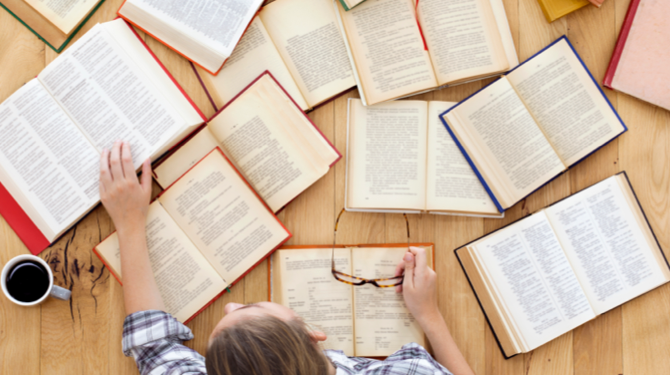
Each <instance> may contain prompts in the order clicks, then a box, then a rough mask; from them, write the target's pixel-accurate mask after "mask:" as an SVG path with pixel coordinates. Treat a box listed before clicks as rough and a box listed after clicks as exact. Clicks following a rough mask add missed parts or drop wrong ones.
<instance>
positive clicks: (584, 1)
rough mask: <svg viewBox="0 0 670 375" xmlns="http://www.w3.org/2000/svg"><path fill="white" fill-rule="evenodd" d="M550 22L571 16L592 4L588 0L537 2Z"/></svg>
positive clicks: (541, 0) (547, 0) (539, 0)
mask: <svg viewBox="0 0 670 375" xmlns="http://www.w3.org/2000/svg"><path fill="white" fill-rule="evenodd" d="M537 2H538V4H540V8H542V13H544V17H545V18H546V19H547V21H548V22H554V21H556V20H557V19H559V18H561V17H563V16H565V15H567V14H570V13H572V12H574V11H576V10H577V9H581V8H583V7H585V6H587V5H589V4H590V2H589V1H588V0H537Z"/></svg>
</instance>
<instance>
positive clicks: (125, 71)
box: [38, 21, 189, 168]
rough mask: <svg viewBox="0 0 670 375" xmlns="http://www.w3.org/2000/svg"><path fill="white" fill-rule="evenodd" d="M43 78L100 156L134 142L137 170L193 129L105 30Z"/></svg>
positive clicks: (62, 58)
mask: <svg viewBox="0 0 670 375" xmlns="http://www.w3.org/2000/svg"><path fill="white" fill-rule="evenodd" d="M120 22H123V21H120ZM38 78H39V80H40V82H42V84H43V85H44V86H45V87H46V88H47V90H48V91H49V93H50V94H51V95H52V96H53V97H54V98H55V99H56V101H57V102H58V104H60V105H61V107H63V108H64V109H65V111H66V112H67V113H68V115H69V116H70V117H71V118H72V119H73V120H74V121H75V123H76V124H77V126H79V128H80V129H81V130H82V132H83V133H84V134H85V135H86V137H87V138H88V139H89V141H90V142H91V143H92V144H93V145H94V146H95V147H96V149H97V150H98V151H102V149H103V148H108V149H110V148H111V147H112V146H113V144H114V142H115V141H117V140H125V141H128V142H129V143H130V146H131V150H132V154H133V163H134V165H135V167H136V168H137V167H139V166H140V165H141V164H142V162H143V161H144V160H146V159H147V158H149V157H152V158H156V157H158V156H159V155H157V152H158V151H159V150H161V149H163V147H164V146H165V144H167V143H168V142H170V141H171V140H173V139H174V138H175V137H176V136H177V135H178V134H181V133H182V132H183V131H184V130H185V129H187V128H188V127H189V124H187V123H186V121H185V120H184V119H183V118H182V117H181V116H180V115H179V113H178V112H177V111H176V110H175V109H174V108H172V106H171V105H170V103H169V102H168V101H167V100H165V98H164V97H163V96H162V94H161V93H160V92H159V91H158V90H157V89H156V87H155V86H153V85H152V83H151V82H150V81H149V80H148V79H147V78H146V77H144V75H143V74H142V71H141V70H140V69H139V68H138V67H137V66H136V65H135V63H134V62H133V60H132V59H131V58H130V57H129V56H128V54H127V53H126V52H125V51H124V50H123V49H122V48H121V46H120V45H119V44H117V42H116V41H115V40H114V39H113V38H112V36H111V35H110V34H109V32H108V30H107V29H106V28H105V27H103V26H102V25H96V26H95V27H94V28H93V29H91V30H90V31H89V32H88V33H86V34H85V35H84V36H82V38H81V39H80V40H79V41H78V42H77V43H76V44H75V45H73V46H72V47H70V48H69V49H68V50H67V51H65V52H64V53H63V54H61V55H60V56H59V57H58V58H57V59H56V60H55V61H54V62H53V63H51V64H50V65H49V66H47V67H46V68H45V69H44V70H43V71H42V73H40V75H39V76H38Z"/></svg>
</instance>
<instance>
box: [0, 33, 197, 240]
mask: <svg viewBox="0 0 670 375" xmlns="http://www.w3.org/2000/svg"><path fill="white" fill-rule="evenodd" d="M203 121H204V117H203V116H202V114H201V113H200V111H199V110H198V109H197V108H196V107H195V105H194V104H193V103H192V102H191V101H190V99H189V98H188V97H187V96H186V94H185V93H184V92H183V91H182V90H181V88H180V87H179V86H178V85H177V84H176V82H175V81H174V80H173V79H172V77H171V76H170V74H169V73H168V72H167V71H166V70H165V69H164V68H163V66H162V65H161V64H160V62H158V60H156V58H155V57H154V56H153V55H152V54H151V52H150V51H149V50H148V48H147V47H146V45H144V44H143V42H142V41H141V39H140V38H139V37H138V36H137V34H135V33H134V31H133V30H132V29H131V27H130V26H129V25H128V24H126V23H125V22H124V21H123V20H116V21H111V22H108V23H104V24H100V25H96V26H94V27H93V28H92V29H91V30H90V31H89V32H87V33H86V34H85V35H84V36H82V38H81V39H80V40H78V41H77V42H76V43H75V44H73V45H72V46H71V47H70V48H69V49H68V50H67V51H66V52H64V53H63V54H61V55H60V56H59V57H58V58H56V59H55V60H54V61H53V62H52V63H51V64H49V65H48V66H47V67H46V68H45V69H44V70H43V71H42V72H41V73H40V74H39V75H38V76H37V78H35V79H33V80H31V81H29V82H28V83H26V84H25V85H24V86H23V87H21V88H20V89H19V90H18V91H17V92H16V93H14V94H12V96H10V97H9V98H8V99H7V100H5V101H4V102H3V103H2V104H0V134H2V137H1V138H0V183H1V185H0V213H1V214H2V215H3V217H4V218H5V220H7V222H8V223H9V224H10V226H11V227H12V228H13V229H14V230H15V231H16V233H17V234H18V235H19V237H20V238H21V240H22V241H23V242H24V243H25V244H26V246H27V247H28V249H30V250H31V251H32V252H33V253H38V252H40V251H42V250H44V249H45V248H46V247H47V246H49V244H50V243H52V242H53V241H54V240H56V239H57V238H58V237H59V236H60V235H61V234H62V233H64V232H65V231H66V230H67V229H69V228H70V227H71V226H72V225H74V223H76V222H77V221H78V220H79V219H80V218H81V217H83V216H84V215H85V214H86V213H87V212H88V211H90V210H91V209H92V208H93V207H95V206H96V205H97V204H98V202H99V201H100V196H99V193H98V178H99V168H100V161H99V159H100V153H101V152H102V149H103V148H108V149H109V148H111V147H112V145H113V144H114V142H115V141H117V140H126V141H128V142H130V146H131V150H132V154H133V164H134V165H135V167H139V166H140V165H141V164H142V162H143V161H144V160H145V159H147V158H151V159H152V160H154V159H156V158H157V157H159V156H160V155H162V154H163V153H165V152H166V151H167V150H168V149H169V148H170V147H171V146H173V145H174V144H176V143H177V142H179V141H180V140H181V139H182V138H183V137H185V136H186V135H188V134H189V133H191V132H192V131H194V130H195V129H196V128H197V127H198V126H199V125H200V124H202V123H203Z"/></svg>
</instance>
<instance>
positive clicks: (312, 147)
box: [208, 75, 339, 212]
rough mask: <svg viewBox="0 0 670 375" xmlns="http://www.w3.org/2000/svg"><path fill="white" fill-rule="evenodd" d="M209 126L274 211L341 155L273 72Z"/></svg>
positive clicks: (229, 155) (315, 178) (233, 160)
mask: <svg viewBox="0 0 670 375" xmlns="http://www.w3.org/2000/svg"><path fill="white" fill-rule="evenodd" d="M208 126H209V129H210V131H211V132H212V134H213V135H214V136H215V137H216V139H217V140H218V141H219V143H220V144H221V145H222V146H223V150H224V152H225V153H226V155H227V156H228V157H229V158H230V159H231V160H232V162H233V163H235V166H236V167H237V168H238V169H239V170H240V172H242V174H243V175H244V176H245V178H246V179H247V181H249V183H250V184H251V186H253V187H254V190H256V192H258V194H259V195H260V196H261V197H262V198H263V200H264V201H265V202H266V203H267V204H268V206H270V208H271V209H272V211H274V212H277V211H278V210H279V209H281V208H282V207H284V206H285V205H286V204H288V203H289V202H290V201H291V200H293V199H294V198H295V197H296V196H298V195H299V194H300V193H302V192H303V191H304V190H305V189H307V188H308V187H309V186H311V185H312V184H313V183H314V182H316V181H317V180H318V179H319V178H321V177H322V176H324V175H325V174H326V173H328V170H329V167H330V165H331V164H332V163H334V162H335V161H336V160H337V159H338V158H339V155H338V154H337V152H336V150H335V149H334V148H333V146H332V145H330V144H329V143H328V142H327V140H326V139H325V137H324V136H323V135H322V134H321V133H319V132H318V130H317V129H316V128H315V127H314V125H313V124H312V123H311V122H310V121H309V119H308V118H307V117H306V116H305V114H304V113H303V112H302V111H300V109H299V108H297V107H296V106H295V105H294V104H293V103H292V102H291V101H290V99H289V98H288V97H287V96H286V94H285V93H284V92H283V91H282V90H281V88H280V87H279V86H278V85H277V84H276V82H275V81H274V80H273V79H272V78H271V77H270V76H268V75H265V76H263V77H262V78H260V79H259V80H258V81H257V82H256V83H255V84H254V85H253V86H251V87H250V88H249V89H248V90H247V91H245V92H244V93H243V94H242V95H240V96H239V97H238V98H237V99H236V100H235V101H233V102H232V103H231V104H230V105H229V106H228V107H226V108H225V109H223V110H222V111H221V112H219V113H218V114H217V115H216V116H215V117H214V118H213V119H212V120H211V121H210V122H209V125H208Z"/></svg>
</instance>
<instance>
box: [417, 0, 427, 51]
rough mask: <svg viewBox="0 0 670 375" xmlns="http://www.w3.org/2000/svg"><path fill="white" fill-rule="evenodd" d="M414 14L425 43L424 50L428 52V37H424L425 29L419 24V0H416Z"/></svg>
mask: <svg viewBox="0 0 670 375" xmlns="http://www.w3.org/2000/svg"><path fill="white" fill-rule="evenodd" d="M414 13H415V17H416V25H417V26H418V27H419V34H421V40H422V41H423V49H424V50H426V51H428V44H426V37H425V36H423V28H422V27H421V23H420V22H419V0H416V6H415V7H414Z"/></svg>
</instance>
